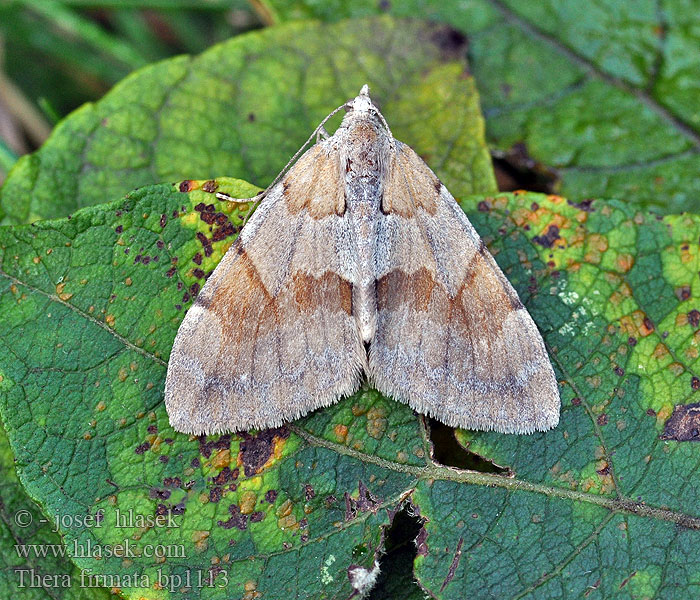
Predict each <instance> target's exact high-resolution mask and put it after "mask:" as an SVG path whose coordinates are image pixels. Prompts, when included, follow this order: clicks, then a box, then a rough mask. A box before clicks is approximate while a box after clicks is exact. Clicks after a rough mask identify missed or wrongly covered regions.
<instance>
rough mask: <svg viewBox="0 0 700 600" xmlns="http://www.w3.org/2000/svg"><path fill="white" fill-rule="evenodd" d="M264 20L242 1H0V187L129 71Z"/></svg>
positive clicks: (198, 48)
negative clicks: (60, 125) (57, 128)
mask: <svg viewBox="0 0 700 600" xmlns="http://www.w3.org/2000/svg"><path fill="white" fill-rule="evenodd" d="M265 24H268V21H267V18H266V14H265V10H264V9H263V8H262V7H260V6H258V5H257V4H256V3H255V2H252V3H251V2H247V1H246V0H204V1H187V0H153V1H150V2H149V1H130V0H112V1H100V2H94V1H93V2H90V1H87V0H71V1H66V2H54V1H53V0H25V1H20V0H17V1H13V0H0V184H1V183H2V181H3V180H4V178H5V176H6V174H7V172H8V171H9V169H10V168H11V166H12V165H13V164H14V163H15V161H16V160H17V158H18V157H19V156H21V155H22V154H26V153H28V152H32V151H33V150H36V149H37V148H38V147H39V146H41V144H42V143H43V142H44V140H45V139H46V138H47V137H48V135H49V133H50V131H51V129H52V128H53V126H54V125H55V124H56V123H57V122H58V121H59V120H60V119H62V118H63V117H65V116H66V115H67V114H68V113H70V112H71V111H72V110H74V109H76V108H77V107H79V106H80V105H81V104H83V103H85V102H90V101H93V100H97V99H99V98H101V97H102V96H103V95H104V94H105V93H106V92H107V91H108V90H109V89H110V88H111V87H112V86H113V85H114V84H115V83H117V82H118V81H119V80H121V79H123V78H124V77H125V76H126V75H128V74H129V73H130V72H132V71H134V70H136V69H138V68H140V67H143V66H144V65H147V64H149V63H152V62H154V61H157V60H160V59H163V58H167V57H169V56H174V55H177V54H197V53H199V52H202V51H203V50H205V49H206V48H208V47H210V46H212V45H213V44H216V43H217V42H220V41H223V40H225V39H228V38H230V37H232V36H234V35H237V34H239V33H242V32H244V31H248V30H251V29H256V28H259V27H262V26H264V25H265Z"/></svg>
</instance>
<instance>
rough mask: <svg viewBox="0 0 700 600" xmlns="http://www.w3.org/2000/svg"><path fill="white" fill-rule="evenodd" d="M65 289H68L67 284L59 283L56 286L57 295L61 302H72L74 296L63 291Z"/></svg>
mask: <svg viewBox="0 0 700 600" xmlns="http://www.w3.org/2000/svg"><path fill="white" fill-rule="evenodd" d="M65 287H66V284H65V283H63V282H62V283H59V284H58V285H57V286H56V295H57V296H58V297H59V298H60V299H61V300H63V301H64V302H65V301H66V300H70V298H71V297H72V296H73V294H69V293H67V292H64V291H63V289H64V288H65Z"/></svg>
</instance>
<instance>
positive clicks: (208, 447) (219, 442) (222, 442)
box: [199, 433, 231, 458]
mask: <svg viewBox="0 0 700 600" xmlns="http://www.w3.org/2000/svg"><path fill="white" fill-rule="evenodd" d="M230 448H231V434H228V433H227V434H225V435H222V436H219V437H218V438H217V439H215V440H211V441H209V442H208V441H207V437H206V436H204V435H202V436H200V437H199V453H200V454H201V455H202V456H204V457H205V458H209V457H210V456H211V455H212V452H214V450H222V449H230Z"/></svg>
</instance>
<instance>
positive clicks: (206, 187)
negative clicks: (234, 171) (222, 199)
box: [202, 179, 219, 194]
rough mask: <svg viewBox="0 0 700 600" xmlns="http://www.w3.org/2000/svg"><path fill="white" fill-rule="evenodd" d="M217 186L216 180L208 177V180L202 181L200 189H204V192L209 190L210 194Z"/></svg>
mask: <svg viewBox="0 0 700 600" xmlns="http://www.w3.org/2000/svg"><path fill="white" fill-rule="evenodd" d="M218 187H219V186H218V184H217V183H216V181H214V180H213V179H210V180H208V181H205V182H204V185H203V186H202V190H204V191H205V192H209V193H210V194H211V193H212V192H215V191H216V190H217V188H218Z"/></svg>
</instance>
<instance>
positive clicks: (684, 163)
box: [266, 0, 700, 212]
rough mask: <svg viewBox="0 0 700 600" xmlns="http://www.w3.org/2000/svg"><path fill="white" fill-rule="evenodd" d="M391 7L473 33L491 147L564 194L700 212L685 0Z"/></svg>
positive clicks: (348, 8)
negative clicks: (538, 170) (540, 170)
mask: <svg viewBox="0 0 700 600" xmlns="http://www.w3.org/2000/svg"><path fill="white" fill-rule="evenodd" d="M266 4H267V5H268V6H270V7H271V8H272V9H274V12H275V14H276V15H277V18H278V20H285V19H293V18H303V17H311V16H313V17H318V18H322V19H325V20H330V21H334V20H336V19H339V18H343V17H347V16H360V15H367V14H373V13H376V12H378V11H379V10H381V9H380V8H378V7H379V6H381V3H379V4H378V3H377V2H375V1H374V0H364V1H363V0H359V1H357V2H344V3H338V2H330V3H319V2H311V1H304V0H266ZM386 6H388V7H389V8H388V10H389V12H391V13H392V14H394V15H410V16H413V17H422V18H430V19H434V20H439V21H443V22H446V23H449V24H450V25H452V26H453V27H455V28H456V29H458V30H459V31H461V32H462V33H464V34H466V35H467V38H468V42H469V59H470V65H471V71H472V73H473V74H474V77H475V78H476V81H477V85H478V87H479V92H480V94H481V98H482V105H483V110H484V114H485V116H486V120H487V138H488V140H489V144H490V145H491V146H492V147H493V148H494V149H496V150H498V151H501V152H505V153H508V152H511V151H512V152H513V153H514V154H515V157H514V158H515V159H518V161H519V162H523V161H527V160H529V159H532V160H533V161H535V162H538V163H541V164H542V165H544V166H546V167H548V168H550V169H554V170H555V174H556V176H557V178H558V183H557V191H559V192H560V193H562V194H564V195H567V196H570V197H572V198H579V199H580V198H586V197H618V198H624V199H625V200H627V201H630V202H634V203H636V204H639V205H641V206H645V207H654V208H656V209H661V210H663V211H667V212H676V211H681V210H690V211H694V212H697V211H698V210H699V209H700V201H699V200H698V198H699V197H700V177H698V176H697V173H698V170H700V113H698V111H697V110H696V108H695V107H696V106H697V105H698V104H699V103H700V74H699V73H700V69H699V68H698V67H699V66H700V58H699V57H698V53H697V52H695V51H694V49H695V48H697V46H698V42H699V39H698V32H697V30H696V28H693V27H691V26H690V25H689V21H688V19H689V18H690V17H689V16H688V14H689V13H688V11H687V7H686V5H685V4H683V3H682V2H672V3H666V4H664V5H663V7H662V8H660V7H659V6H658V3H656V2H653V1H652V0H644V1H642V2H638V1H634V0H624V1H622V2H620V1H617V2H603V3H596V4H595V5H589V4H584V3H580V2H555V1H554V0H547V1H546V2H517V1H516V0H503V1H501V0H475V1H474V2H470V3H468V4H466V6H465V3H453V2H439V1H428V2H423V1H420V2H418V1H415V0H412V1H408V2H391V3H389V2H387V3H386ZM519 143H524V144H525V152H526V155H525V156H522V154H523V150H522V147H519V146H516V144H519Z"/></svg>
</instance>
